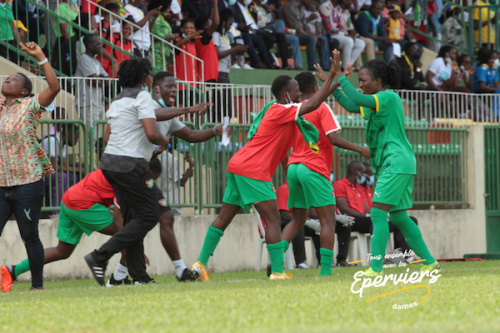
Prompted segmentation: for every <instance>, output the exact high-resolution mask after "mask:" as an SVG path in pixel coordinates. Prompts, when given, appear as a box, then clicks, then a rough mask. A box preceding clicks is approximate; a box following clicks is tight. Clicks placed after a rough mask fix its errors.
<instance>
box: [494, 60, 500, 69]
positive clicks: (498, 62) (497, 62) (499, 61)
mask: <svg viewBox="0 0 500 333" xmlns="http://www.w3.org/2000/svg"><path fill="white" fill-rule="evenodd" d="M499 65H500V59H495V62H494V63H493V66H495V67H498V66H499Z"/></svg>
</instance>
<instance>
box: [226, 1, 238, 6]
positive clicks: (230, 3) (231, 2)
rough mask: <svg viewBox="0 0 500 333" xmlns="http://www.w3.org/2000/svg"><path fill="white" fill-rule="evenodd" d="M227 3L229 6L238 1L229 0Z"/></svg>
mask: <svg viewBox="0 0 500 333" xmlns="http://www.w3.org/2000/svg"><path fill="white" fill-rule="evenodd" d="M227 3H228V5H229V6H234V4H235V3H236V0H229V1H228V2H227Z"/></svg>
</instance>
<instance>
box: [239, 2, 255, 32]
mask: <svg viewBox="0 0 500 333" xmlns="http://www.w3.org/2000/svg"><path fill="white" fill-rule="evenodd" d="M237 4H238V6H240V9H241V12H242V13H243V17H244V18H245V24H246V25H249V26H250V27H251V28H252V29H254V30H259V26H258V25H257V23H255V20H254V19H253V16H252V14H250V11H249V10H248V8H246V7H245V6H243V5H242V4H241V3H239V2H237Z"/></svg>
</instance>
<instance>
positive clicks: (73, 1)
mask: <svg viewBox="0 0 500 333" xmlns="http://www.w3.org/2000/svg"><path fill="white" fill-rule="evenodd" d="M69 3H70V4H72V5H73V6H76V5H77V4H78V0H70V1H69Z"/></svg>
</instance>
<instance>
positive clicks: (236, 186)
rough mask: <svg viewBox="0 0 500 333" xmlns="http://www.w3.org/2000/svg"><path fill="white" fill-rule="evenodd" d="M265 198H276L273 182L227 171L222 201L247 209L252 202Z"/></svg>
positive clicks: (265, 199)
mask: <svg viewBox="0 0 500 333" xmlns="http://www.w3.org/2000/svg"><path fill="white" fill-rule="evenodd" d="M267 200H276V190H275V189H274V185H273V183H271V182H264V181H262V180H256V179H251V178H248V177H243V176H239V175H235V174H234V173H231V172H228V173H227V186H226V192H224V198H222V201H224V202H225V203H227V204H230V205H235V206H240V207H241V208H243V209H244V210H249V209H250V208H252V204H253V203H254V202H259V201H267Z"/></svg>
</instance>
